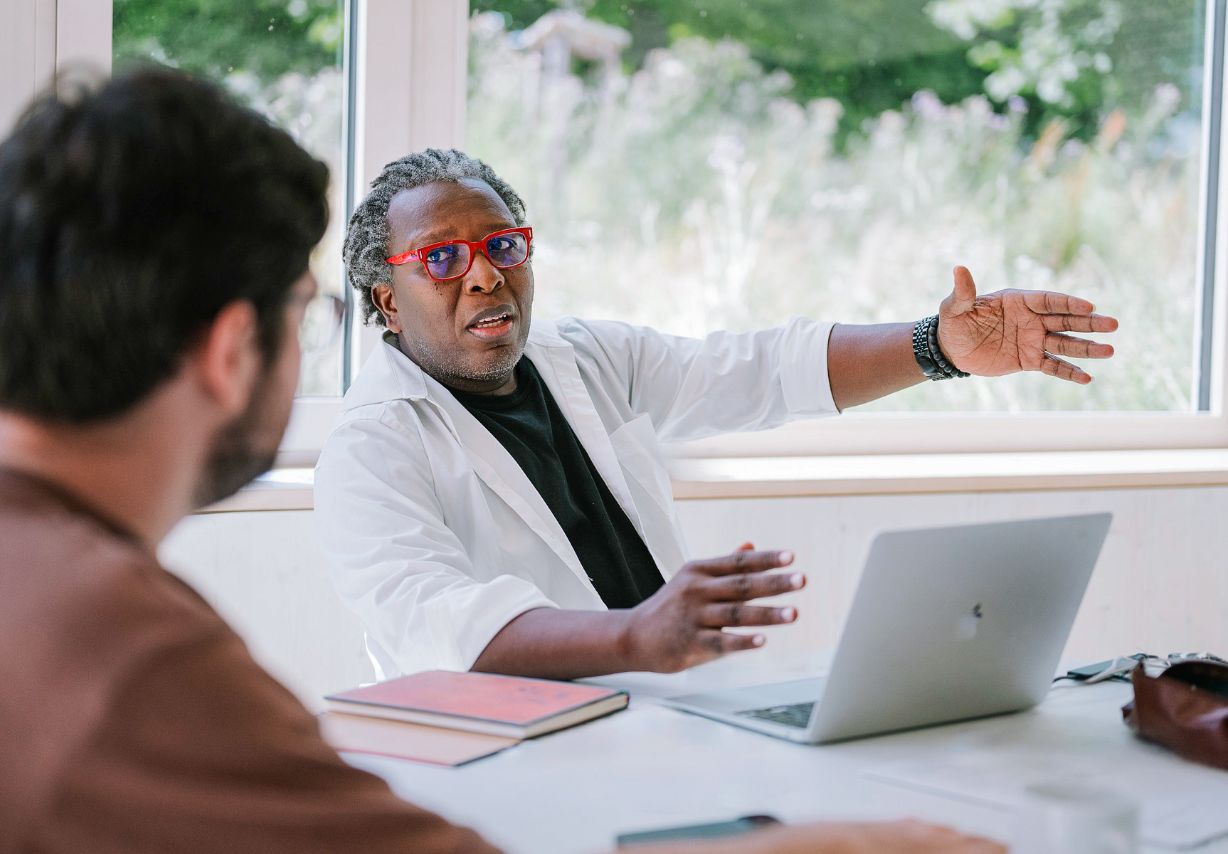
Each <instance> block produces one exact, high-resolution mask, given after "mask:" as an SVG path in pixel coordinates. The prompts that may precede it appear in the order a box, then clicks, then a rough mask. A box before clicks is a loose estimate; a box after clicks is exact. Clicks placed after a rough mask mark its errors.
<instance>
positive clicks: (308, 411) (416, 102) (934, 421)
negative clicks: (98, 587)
mask: <svg viewBox="0 0 1228 854" xmlns="http://www.w3.org/2000/svg"><path fill="white" fill-rule="evenodd" d="M1226 5H1228V0H1208V2H1207V18H1208V21H1207V28H1206V30H1207V36H1206V44H1205V48H1204V58H1205V59H1204V66H1205V67H1204V87H1203V145H1202V153H1201V158H1202V163H1201V169H1200V175H1201V179H1200V180H1201V187H1200V193H1201V199H1200V227H1199V235H1198V247H1199V252H1200V253H1201V261H1202V263H1201V265H1200V267H1199V279H1200V282H1201V283H1202V288H1201V299H1200V301H1199V314H1198V317H1197V318H1196V322H1195V325H1194V331H1195V337H1201V338H1202V340H1201V341H1193V342H1192V349H1193V352H1192V353H1191V357H1192V358H1196V359H1197V360H1198V362H1199V364H1200V371H1199V383H1198V387H1196V388H1194V389H1192V393H1193V395H1194V399H1195V400H1196V401H1198V402H1199V404H1200V405H1202V406H1205V407H1206V410H1205V411H1199V412H1167V413H1161V412H1148V413H1112V412H1106V413H1083V412H1055V413H968V412H959V413H943V412H926V413H888V412H875V413H864V414H861V413H856V412H852V413H848V414H846V415H844V416H842V417H841V418H838V419H825V420H820V421H817V422H800V423H795V424H790V425H787V426H785V427H782V428H779V429H777V430H773V431H768V432H764V433H757V434H737V435H729V436H722V437H718V438H714V439H708V440H704V441H702V442H694V443H688V444H687V445H684V446H678V447H677V448H675V449H674V450H675V452H676V453H677V454H678V455H679V456H684V457H783V456H816V455H842V454H849V455H859V454H934V453H986V452H1015V451H1083V450H1086V451H1091V450H1128V449H1138V450H1144V449H1168V448H1173V449H1178V448H1223V447H1228V413H1226V412H1225V405H1224V404H1225V399H1226V398H1228V371H1226V370H1225V340H1224V339H1225V331H1226V330H1228V314H1226V311H1225V306H1226V303H1228V298H1226V297H1228V294H1226V293H1225V290H1226V284H1225V283H1226V280H1228V263H1226V259H1225V257H1224V256H1225V255H1226V254H1228V253H1225V252H1217V247H1218V246H1219V245H1225V246H1228V241H1224V239H1223V238H1224V233H1225V227H1228V216H1220V215H1219V209H1220V207H1221V205H1220V200H1221V199H1225V198H1228V192H1225V190H1226V187H1225V180H1226V174H1225V173H1226V172H1228V170H1226V169H1221V168H1220V164H1221V163H1225V160H1224V155H1225V149H1224V146H1225V139H1224V136H1225V135H1224V134H1222V133H1221V127H1222V118H1223V110H1222V105H1223V96H1224V85H1223V84H1224V72H1225V69H1224V65H1225V63H1224V45H1225V33H1226V17H1228V16H1226ZM13 10H15V11H10V13H9V14H10V17H12V18H13V19H14V20H15V22H16V26H15V27H14V31H15V32H16V36H15V38H14V40H13V41H14V44H20V45H22V46H23V48H24V50H17V51H9V52H8V55H7V56H6V57H5V58H3V59H0V71H3V72H5V74H4V77H3V79H4V80H6V81H11V82H10V83H6V84H5V86H4V89H5V91H4V92H3V93H0V121H4V120H5V119H6V118H7V116H6V113H5V109H6V108H8V106H9V104H10V103H23V102H24V101H25V100H27V99H28V98H29V97H30V96H31V95H33V94H34V92H35V91H37V89H38V88H39V87H40V86H41V84H42V81H44V80H46V79H47V78H48V77H49V75H50V72H51V71H52V70H53V69H54V70H58V69H61V68H64V67H65V66H66V65H70V64H77V63H78V62H79V61H81V60H84V61H85V62H86V63H87V64H88V65H91V66H93V67H96V68H101V69H103V70H109V68H110V56H111V2H110V0H13ZM468 20H469V4H468V3H467V2H457V0H346V26H347V32H348V33H349V34H350V37H351V40H350V50H349V51H348V52H347V59H346V62H347V68H346V71H347V74H348V76H349V78H350V81H351V86H350V87H348V88H349V92H350V97H351V98H352V101H351V102H350V103H349V104H347V107H346V109H347V115H348V116H349V126H350V127H349V130H350V132H349V141H348V145H349V150H350V153H351V171H350V174H351V179H352V180H351V184H350V186H349V187H348V190H349V194H350V195H349V199H350V200H351V201H353V200H357V199H359V198H361V197H362V195H363V194H364V193H365V190H366V188H367V187H368V186H369V185H370V182H371V180H372V179H373V178H374V177H375V176H376V175H377V174H378V172H379V170H380V169H381V168H382V166H383V165H384V164H385V163H387V162H389V161H391V160H394V159H396V158H398V157H400V156H402V155H404V154H405V153H406V152H409V151H415V150H418V149H421V148H425V147H428V146H435V147H462V146H463V144H464V131H465V110H466V101H467V97H466V92H467V85H468V78H467V75H468ZM23 33H24V34H25V36H26V41H22V38H21V35H22V34H23ZM350 305H351V311H350V318H349V329H348V330H347V340H348V345H349V346H348V350H347V353H346V359H347V367H348V368H349V370H348V376H346V377H345V382H346V383H347V384H348V381H349V380H350V379H351V378H352V377H353V376H354V375H355V374H356V373H357V371H358V369H359V367H360V366H361V364H362V362H363V361H364V359H365V358H366V357H367V356H368V355H369V354H370V352H371V351H372V350H373V349H374V347H375V345H376V343H377V342H378V341H379V330H378V329H376V328H375V327H370V326H365V325H363V324H362V322H361V320H360V318H359V317H358V312H357V311H356V310H353V308H354V306H353V300H352V299H351V300H350ZM1106 308H1109V309H1111V306H1108V307H1106ZM902 319H904V318H902ZM1208 339H1209V340H1208ZM1124 357H1125V356H1120V355H1119V356H1118V358H1124ZM1133 357H1134V358H1146V354H1134V355H1133ZM1037 381H1041V380H1039V379H1038V380H1037ZM1044 381H1051V380H1044ZM340 400H341V399H340V397H325V398H319V397H301V398H299V399H297V400H296V401H295V404H294V412H293V416H292V418H291V424H290V428H289V429H288V431H287V435H286V439H285V441H284V442H283V446H282V453H281V454H280V456H279V465H298V466H302V465H311V464H313V463H314V461H315V458H316V456H317V455H318V452H319V449H320V447H321V445H322V444H323V442H324V440H325V439H326V438H327V435H328V433H329V431H330V429H331V425H332V423H333V422H334V420H335V418H336V416H337V414H338V413H339V411H340Z"/></svg>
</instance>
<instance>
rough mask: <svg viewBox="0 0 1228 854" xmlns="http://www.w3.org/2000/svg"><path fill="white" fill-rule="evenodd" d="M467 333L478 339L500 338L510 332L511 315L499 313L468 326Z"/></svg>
mask: <svg viewBox="0 0 1228 854" xmlns="http://www.w3.org/2000/svg"><path fill="white" fill-rule="evenodd" d="M469 331H470V332H471V333H473V334H474V335H476V336H477V337H479V338H487V339H490V338H502V337H503V336H504V335H507V334H508V333H509V332H511V331H512V315H511V314H510V313H508V312H501V313H499V314H496V315H494V316H493V317H487V318H485V319H484V320H479V321H478V322H477V323H473V324H470V326H469Z"/></svg>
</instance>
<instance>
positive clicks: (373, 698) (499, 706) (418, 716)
mask: <svg viewBox="0 0 1228 854" xmlns="http://www.w3.org/2000/svg"><path fill="white" fill-rule="evenodd" d="M325 699H327V700H328V701H329V707H330V708H332V709H334V710H336V711H344V712H348V713H350V714H369V715H375V716H380V717H395V718H397V719H400V720H409V721H417V722H422V723H429V724H431V725H434V726H452V727H456V728H459V729H473V730H476V731H483V732H496V733H501V734H518V735H522V736H526V737H527V736H530V735H534V734H541V733H543V732H549V731H551V730H552V729H561V728H562V727H564V726H570V725H571V724H574V723H580V722H582V721H584V720H588V719H590V718H593V717H598V716H600V715H602V714H608V713H609V712H612V711H617V710H618V709H620V708H623V707H624V706H626V704H627V696H626V694H625V693H624V692H622V691H616V690H613V689H610V688H602V687H599V686H595V685H581V684H576V683H573V682H555V681H552V680H548V679H526V678H524V677H519V676H501V675H497V674H492V673H457V672H453V671H446V670H429V671H425V672H423V673H412V674H410V675H408V676H402V677H399V678H397V679H391V680H389V681H387V682H380V683H378V684H376V685H367V686H364V687H361V688H354V689H352V690H349V691H343V692H341V693H339V694H332V695H329V696H328V697H327V698H325Z"/></svg>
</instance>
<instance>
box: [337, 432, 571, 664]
mask: <svg viewBox="0 0 1228 854" xmlns="http://www.w3.org/2000/svg"><path fill="white" fill-rule="evenodd" d="M432 477H433V475H432V473H431V464H430V461H429V460H428V459H427V456H426V450H425V448H424V446H423V443H422V439H421V437H420V436H419V435H417V434H416V432H415V431H414V430H413V429H412V428H407V427H405V426H404V425H401V424H400V423H398V422H397V421H396V419H395V417H394V416H393V415H392V414H390V413H389V412H388V411H387V410H385V411H384V413H383V414H382V416H381V417H379V418H358V419H354V420H351V421H348V422H346V423H343V424H342V425H340V426H339V427H338V428H337V429H336V430H335V431H334V432H333V434H332V435H331V436H330V437H329V439H328V441H327V442H326V443H325V446H324V450H323V452H322V453H321V454H320V461H319V463H318V465H317V466H316V479H315V508H316V513H315V518H316V520H317V530H318V532H319V537H320V543H321V545H322V547H323V549H324V552H325V554H326V555H327V557H328V559H329V565H330V571H331V572H332V579H333V586H334V588H335V589H336V591H337V594H338V595H339V596H340V597H341V599H342V601H344V602H345V603H346V605H347V606H349V607H350V609H351V610H353V611H354V612H355V613H356V614H357V615H358V617H359V618H360V619H361V620H362V623H363V626H364V627H365V629H366V631H367V633H368V634H369V635H371V636H372V637H373V638H374V639H375V641H376V642H378V643H379V645H380V646H381V647H382V648H383V649H384V650H387V651H388V653H390V654H391V655H392V656H393V658H394V659H395V661H396V663H397V664H398V665H399V666H400V668H401V670H402V672H406V673H411V672H415V671H418V670H426V669H444V670H468V669H470V668H471V667H472V666H473V663H474V662H475V661H476V660H477V659H478V657H479V656H480V655H481V654H482V651H483V650H485V649H486V647H487V645H488V644H489V643H490V641H491V640H492V639H493V638H494V636H495V635H496V634H498V633H499V631H500V630H501V629H502V628H503V627H504V626H506V625H507V624H508V623H509V622H511V621H512V620H513V619H515V618H516V617H518V616H519V615H520V614H523V613H524V612H525V611H528V610H531V609H534V608H553V607H557V606H556V605H555V603H554V602H553V601H552V600H550V599H549V598H548V597H547V596H546V594H545V593H543V592H542V591H541V590H540V589H538V587H537V586H535V585H534V584H533V583H532V582H530V581H528V580H526V579H523V578H519V577H517V576H514V575H510V574H505V573H503V572H502V571H501V569H499V568H498V567H490V566H484V567H480V569H481V573H484V574H485V577H483V576H482V574H481V573H479V571H478V570H479V567H475V566H474V562H473V561H474V557H473V556H472V555H470V554H469V553H468V551H467V550H466V548H465V545H464V543H463V542H462V541H461V539H460V538H459V537H458V536H457V534H456V533H455V532H454V531H453V530H452V527H451V525H450V524H449V521H448V519H447V517H446V514H445V512H444V508H443V507H442V506H441V503H440V499H439V495H438V494H437V493H436V490H435V485H434V482H433V480H432ZM466 523H467V522H466V520H458V524H466ZM479 579H480V580H479Z"/></svg>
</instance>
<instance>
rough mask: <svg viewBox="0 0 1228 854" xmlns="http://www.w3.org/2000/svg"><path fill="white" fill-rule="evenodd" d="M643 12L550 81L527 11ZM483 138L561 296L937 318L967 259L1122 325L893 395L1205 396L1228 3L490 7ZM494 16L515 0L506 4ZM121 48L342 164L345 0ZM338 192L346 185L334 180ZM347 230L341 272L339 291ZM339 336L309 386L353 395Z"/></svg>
mask: <svg viewBox="0 0 1228 854" xmlns="http://www.w3.org/2000/svg"><path fill="white" fill-rule="evenodd" d="M560 6H565V7H567V8H573V9H578V10H579V11H581V12H583V13H584V14H585V15H587V16H588V17H589V18H590V19H595V20H599V21H603V22H606V23H611V24H615V25H618V26H620V27H623V28H624V29H626V30H627V31H628V32H629V33H630V34H631V36H632V42H631V44H630V46H629V47H628V48H627V49H626V50H625V51H624V52H623V53H622V54H621V56H620V57H619V60H620V64H619V66H618V67H616V68H615V69H613V71H611V70H610V69H608V68H601V67H597V66H595V65H591V64H586V63H584V62H580V61H576V62H573V64H572V67H571V68H570V70H564V71H563V72H562V73H561V74H558V75H551V74H543V71H542V65H541V63H540V58H539V57H537V56H535V55H534V54H533V53H532V52H531V51H526V50H523V49H521V48H519V47H518V46H517V45H518V41H517V36H516V31H518V30H521V29H523V28H524V27H526V26H528V25H530V24H532V23H533V22H534V21H535V20H537V19H538V18H539V17H540V16H541V15H542V14H544V13H546V12H549V11H551V10H554V9H556V8H559V7H560ZM471 8H472V9H473V10H474V12H475V15H474V17H473V19H472V26H471V41H470V79H469V105H468V124H467V140H466V148H468V149H469V150H470V151H471V152H473V153H474V154H477V155H478V156H480V157H483V158H484V159H486V160H487V161H488V162H490V163H491V164H492V165H493V166H494V168H495V169H496V170H497V171H499V172H500V173H501V174H503V175H504V176H505V177H506V178H508V179H509V180H510V181H511V182H512V184H513V185H514V186H516V187H517V188H518V189H519V190H520V192H521V193H522V195H524V196H525V198H526V201H527V202H528V206H529V212H530V217H531V221H532V222H533V224H534V226H535V227H536V228H537V230H538V243H537V255H536V256H535V268H536V271H537V277H538V302H539V312H540V313H541V314H542V315H543V316H549V315H551V314H560V313H578V314H582V315H585V316H590V317H600V316H605V317H617V318H623V319H627V320H631V321H634V322H642V323H646V324H650V325H654V326H657V327H660V328H663V329H667V330H670V331H675V332H679V333H684V334H702V333H704V332H706V331H708V330H711V329H716V328H733V329H748V328H754V327H757V326H763V325H767V324H772V323H778V322H780V321H782V320H784V319H785V318H786V317H788V316H789V315H792V314H803V315H809V316H813V317H827V318H832V319H843V320H848V321H856V322H869V321H877V320H898V319H900V318H902V317H916V316H921V315H922V314H926V313H930V312H932V311H933V308H934V306H935V305H936V303H937V301H938V300H939V299H941V297H942V296H943V295H944V294H945V293H946V292H947V290H948V289H949V287H950V273H949V271H950V267H951V266H952V265H953V264H955V263H964V264H967V265H969V266H970V267H971V268H972V270H973V272H974V274H975V275H976V277H977V280H978V282H979V284H980V285H981V287H982V288H984V289H986V290H991V289H996V288H1000V287H1008V286H1015V287H1027V288H1053V289H1057V290H1065V291H1070V292H1077V293H1079V294H1081V295H1085V296H1088V297H1090V298H1092V299H1093V300H1094V301H1096V302H1097V303H1098V304H1099V305H1101V306H1102V307H1103V308H1104V309H1105V310H1106V311H1111V312H1112V313H1115V314H1117V315H1118V316H1119V317H1121V319H1122V321H1123V324H1122V331H1121V332H1120V333H1118V334H1117V335H1116V336H1114V339H1113V343H1114V344H1115V345H1116V346H1117V348H1118V352H1119V357H1118V358H1117V359H1115V360H1114V361H1113V362H1112V363H1110V364H1108V365H1105V366H1096V368H1095V369H1093V372H1094V373H1096V374H1097V382H1096V383H1095V384H1093V385H1092V386H1091V387H1090V388H1086V389H1084V388H1075V387H1072V386H1065V385H1062V384H1058V383H1054V382H1050V381H1046V380H1044V379H1042V378H1039V377H1034V376H1020V377H1012V378H1008V379H1004V380H997V381H994V382H983V381H975V380H974V381H968V382H963V383H943V384H934V385H926V386H922V387H918V389H915V390H912V391H909V392H906V393H904V394H902V395H896V396H893V397H892V398H891V399H890V400H888V401H886V402H884V403H882V404H878V405H877V406H879V407H880V408H891V409H901V408H902V409H913V408H916V409H934V408H938V409H948V408H949V409H964V410H1067V409H1084V410H1100V411H1109V410H1181V409H1188V408H1189V406H1190V385H1191V381H1192V379H1193V367H1192V359H1191V356H1192V344H1191V336H1192V330H1193V323H1194V317H1195V315H1196V310H1195V297H1196V292H1195V291H1196V284H1195V283H1196V269H1195V268H1196V260H1197V259H1196V248H1197V247H1196V241H1197V230H1198V196H1199V193H1198V180H1199V178H1198V167H1199V163H1198V159H1199V158H1198V155H1199V130H1200V119H1199V106H1200V98H1201V91H1200V88H1201V83H1200V72H1201V56H1202V34H1203V24H1202V15H1203V11H1204V2H1203V0H1172V2H1164V3H1155V2H1153V1H1152V0H1044V2H1041V0H823V2H813V0H755V2H746V1H745V0H686V2H684V0H566V2H563V0H473V2H472V3H471ZM492 8H494V9H496V10H497V11H498V12H499V14H498V15H493V16H492V15H490V14H483V13H484V12H488V11H489V10H491V9H492ZM114 10H115V21H114V24H115V29H114V43H115V54H116V62H117V66H122V65H123V64H124V63H126V62H129V61H131V60H134V59H140V60H153V61H160V62H167V63H170V64H172V65H176V66H178V67H181V68H184V69H186V70H189V71H193V72H195V73H200V74H204V75H207V76H209V77H212V78H214V79H218V80H221V81H223V82H224V83H225V85H227V86H228V87H229V88H230V89H231V90H232V91H234V92H236V93H237V94H239V95H240V96H241V97H243V98H245V99H247V100H248V102H249V103H252V104H253V105H254V106H256V107H257V108H259V109H262V110H264V111H265V112H267V113H268V114H269V115H270V116H272V117H273V118H274V119H275V120H277V121H279V122H281V123H283V124H284V125H286V126H287V127H288V128H289V129H290V130H291V131H292V132H293V133H295V134H296V136H297V137H298V138H299V139H300V140H302V141H303V142H304V143H305V144H306V145H307V146H308V147H309V148H311V149H312V150H313V151H315V152H316V153H317V154H318V155H319V156H321V157H324V158H325V159H327V160H328V161H329V162H330V164H331V165H332V166H333V168H334V172H335V174H340V169H341V168H342V166H343V163H342V151H341V146H340V128H341V124H340V123H341V116H340V105H341V100H342V99H341V93H342V80H341V76H340V69H339V56H340V53H339V51H340V50H341V30H342V15H341V3H340V2H338V0H280V2H277V1H276V0H114ZM334 208H335V209H339V208H340V199H339V198H336V199H334ZM339 238H340V221H339V218H338V219H337V220H336V221H335V222H334V228H333V229H332V230H330V235H329V236H328V237H327V238H326V240H325V244H324V245H323V246H322V247H321V249H320V252H319V256H318V261H317V264H316V269H317V274H318V275H320V276H321V278H322V280H323V284H324V286H325V287H326V288H331V289H340V287H341V281H340V276H339V275H338V273H339V265H338V263H337V259H338V258H339ZM336 363H337V359H336V356H335V354H333V355H330V356H327V357H326V358H325V359H323V360H321V361H319V363H318V364H316V365H314V366H311V365H309V366H308V368H307V371H306V376H305V379H304V388H305V390H307V391H310V392H318V393H335V391H336V388H337V386H336Z"/></svg>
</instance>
